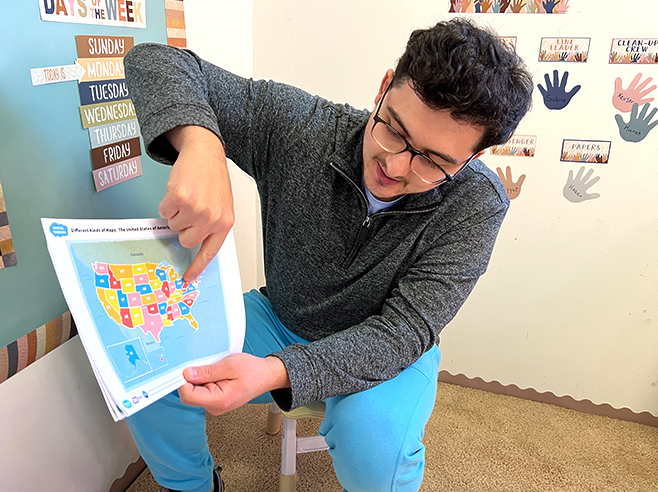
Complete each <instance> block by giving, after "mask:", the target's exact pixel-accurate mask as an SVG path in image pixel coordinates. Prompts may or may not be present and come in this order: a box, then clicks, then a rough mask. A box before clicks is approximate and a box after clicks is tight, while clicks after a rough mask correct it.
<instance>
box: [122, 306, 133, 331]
mask: <svg viewBox="0 0 658 492" xmlns="http://www.w3.org/2000/svg"><path fill="white" fill-rule="evenodd" d="M119 314H121V324H122V325H123V326H125V327H126V328H134V326H133V318H132V316H131V315H130V308H121V310H120V311H119Z"/></svg>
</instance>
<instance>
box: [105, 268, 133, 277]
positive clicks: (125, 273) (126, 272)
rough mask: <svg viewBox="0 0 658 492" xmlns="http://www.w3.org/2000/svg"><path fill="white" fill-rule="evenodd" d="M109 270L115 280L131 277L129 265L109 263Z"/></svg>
mask: <svg viewBox="0 0 658 492" xmlns="http://www.w3.org/2000/svg"><path fill="white" fill-rule="evenodd" d="M109 267H110V271H111V272H112V273H113V274H114V277H115V278H116V279H117V280H121V279H124V278H129V279H131V280H132V278H133V269H132V267H131V266H130V265H109Z"/></svg>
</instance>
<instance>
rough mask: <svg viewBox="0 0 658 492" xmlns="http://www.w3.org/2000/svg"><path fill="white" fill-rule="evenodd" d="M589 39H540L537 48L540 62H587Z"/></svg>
mask: <svg viewBox="0 0 658 492" xmlns="http://www.w3.org/2000/svg"><path fill="white" fill-rule="evenodd" d="M590 41H591V38H541V45H540V46H539V61H540V62H555V61H562V62H581V63H584V62H586V61H587V57H588V56H589V45H590Z"/></svg>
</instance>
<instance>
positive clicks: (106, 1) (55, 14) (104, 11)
mask: <svg viewBox="0 0 658 492" xmlns="http://www.w3.org/2000/svg"><path fill="white" fill-rule="evenodd" d="M38 2H39V9H40V11H41V20H43V21H54V22H71V23H76V24H97V25H101V26H121V27H138V28H146V1H145V0H75V1H74V0H38ZM80 56H82V55H80Z"/></svg>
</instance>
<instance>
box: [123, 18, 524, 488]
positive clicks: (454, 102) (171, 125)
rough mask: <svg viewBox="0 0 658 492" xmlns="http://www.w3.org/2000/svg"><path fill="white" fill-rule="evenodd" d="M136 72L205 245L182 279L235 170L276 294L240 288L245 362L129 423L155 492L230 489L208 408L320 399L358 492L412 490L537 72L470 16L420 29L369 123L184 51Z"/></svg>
mask: <svg viewBox="0 0 658 492" xmlns="http://www.w3.org/2000/svg"><path fill="white" fill-rule="evenodd" d="M124 63H125V68H126V78H127V82H128V87H129V90H130V94H131V97H132V99H133V102H134V104H135V107H136V110H137V114H138V117H139V119H140V124H141V128H142V134H143V137H144V142H145V145H146V148H147V151H148V153H149V155H151V156H152V157H153V158H154V159H156V160H158V161H160V162H164V163H167V164H172V163H173V164H174V165H173V167H172V170H171V174H170V178H169V182H168V186H167V193H166V195H165V197H164V199H163V201H162V202H161V204H160V213H161V215H162V216H163V217H165V218H167V219H169V225H170V227H171V228H172V229H174V230H176V231H179V239H180V243H181V244H182V245H183V246H185V247H192V246H194V245H196V244H199V243H202V246H201V249H200V252H199V254H198V255H197V256H196V258H195V259H194V261H193V262H192V264H191V265H190V267H189V268H188V270H187V271H186V273H185V279H186V280H191V279H193V278H194V277H196V276H197V275H198V274H199V273H201V271H202V270H203V268H205V266H206V265H207V264H208V262H209V261H210V259H211V258H212V257H213V256H214V255H215V254H216V252H217V251H218V249H219V247H220V245H221V243H222V241H223V240H224V238H225V236H226V234H227V232H228V230H229V229H230V227H231V226H232V225H233V210H232V196H231V187H230V181H229V177H228V173H227V170H226V157H229V158H231V159H232V160H233V161H234V162H235V163H236V164H237V165H238V166H239V167H240V168H242V169H243V170H244V171H245V172H247V173H248V174H249V175H251V176H252V177H253V178H254V179H255V181H256V184H257V186H258V191H259V194H260V197H261V203H262V217H263V240H264V255H265V273H266V278H267V287H266V288H264V289H261V290H262V292H256V291H252V292H250V293H247V294H245V297H244V299H245V309H246V316H247V331H246V337H245V345H244V352H243V353H241V354H235V355H232V356H229V357H227V358H225V359H224V360H222V361H220V362H218V363H216V364H213V365H211V366H205V367H200V368H188V369H186V371H185V378H186V379H187V381H188V383H187V384H185V385H184V386H182V387H181V388H180V389H179V390H178V392H177V393H176V392H174V393H172V394H171V395H169V396H167V397H166V398H164V399H162V400H160V401H158V402H156V403H154V404H152V405H150V406H149V407H147V408H145V409H144V410H142V411H140V412H139V413H137V414H135V415H134V416H133V417H131V418H129V419H128V424H129V426H130V428H131V431H132V433H133V436H134V437H135V440H136V442H137V445H138V447H139V449H140V452H141V453H142V456H143V457H144V459H145V461H146V463H147V464H148V465H149V467H150V469H151V471H152V473H153V475H154V477H155V478H156V480H157V481H158V482H159V483H160V484H162V485H163V486H164V487H168V488H169V489H171V490H173V489H175V490H186V491H187V490H190V491H195V492H196V491H199V492H206V491H208V490H213V488H212V487H215V489H216V490H223V484H222V482H221V480H220V479H219V477H218V475H217V473H216V472H214V473H213V470H212V467H213V462H212V458H211V457H210V454H209V452H208V447H207V444H206V436H205V412H204V408H205V409H207V410H208V411H210V412H211V413H213V414H221V413H224V412H227V411H230V410H232V409H235V408H237V407H239V406H241V405H243V404H244V403H247V402H250V401H251V402H267V401H272V399H274V401H276V403H277V404H278V405H279V406H280V407H281V408H283V409H284V410H288V409H291V408H295V407H298V406H301V405H305V404H308V403H311V402H313V401H317V400H325V402H326V404H327V410H326V417H325V420H324V421H323V423H322V426H321V428H320V432H321V434H323V435H324V436H325V440H326V441H327V443H328V444H329V446H330V453H331V454H332V457H333V460H334V468H335V470H336V474H337V477H338V479H339V481H340V482H341V484H342V485H343V487H344V488H345V490H348V491H350V492H363V491H370V490H372V491H383V490H391V491H393V490H394V491H411V490H418V488H419V487H420V483H421V481H422V475H423V468H424V447H423V445H422V442H421V439H422V435H423V429H424V426H425V424H426V423H427V420H428V419H429V416H430V414H431V411H432V408H433V405H434V399H435V394H436V383H437V375H438V364H439V358H440V355H439V350H438V347H437V346H436V344H437V343H438V340H439V339H438V336H439V332H440V331H441V329H442V328H443V327H444V326H445V325H446V324H447V323H448V322H449V321H450V320H451V319H452V318H453V317H454V315H455V314H456V313H457V311H458V310H459V308H460V307H461V305H462V304H463V302H464V301H465V299H466V298H467V296H468V295H469V293H470V292H471V290H472V289H473V287H474V285H475V282H476V281H477V279H478V278H479V276H480V275H481V274H482V273H484V271H485V269H486V266H487V263H488V261H489V257H490V254H491V250H492V248H493V244H494V240H495V237H496V235H497V232H498V229H499V227H500V224H501V222H502V220H503V218H504V215H505V213H506V211H507V207H508V205H509V201H508V200H507V197H506V195H505V190H504V188H503V187H502V185H501V183H500V181H499V179H498V178H497V177H496V175H495V174H494V173H492V172H491V171H490V170H489V169H487V168H486V167H485V166H484V165H483V164H482V163H481V162H480V161H479V160H477V158H478V157H479V156H480V155H481V154H482V153H483V151H484V150H485V149H486V148H487V147H489V146H491V145H495V144H501V143H503V142H505V141H506V140H507V139H508V138H509V137H510V136H511V135H512V133H513V132H514V129H515V128H516V126H517V125H518V123H519V121H520V120H521V118H522V117H523V116H524V115H525V113H526V112H527V111H528V109H529V107H530V104H531V93H532V78H531V76H530V74H529V73H528V71H527V70H526V69H525V67H524V65H523V62H522V61H521V60H520V58H519V57H518V56H517V55H516V54H515V53H514V52H513V49H512V48H510V47H509V46H508V45H507V44H506V43H504V42H503V41H501V40H500V39H499V38H497V37H496V36H495V35H494V34H492V33H490V32H488V31H485V30H483V29H480V28H478V27H476V26H474V25H472V24H471V23H469V22H468V21H466V20H463V19H453V20H452V21H449V22H441V23H439V24H437V25H436V26H434V27H433V28H431V29H426V30H420V31H415V32H414V33H413V34H412V35H411V38H410V40H409V43H408V45H407V49H406V51H405V53H404V55H403V56H402V58H401V59H400V60H399V62H398V65H397V67H396V70H395V71H393V70H389V71H387V72H386V74H385V75H384V77H383V79H382V81H381V84H380V86H379V90H378V92H377V95H376V97H375V104H376V107H375V111H374V112H373V113H370V112H368V111H361V110H356V109H354V108H352V107H350V106H348V105H342V104H334V103H331V102H329V101H326V100H324V99H322V98H320V97H317V96H311V95H310V94H307V93H305V92H304V91H301V90H299V89H296V88H294V87H290V86H287V85H284V84H278V83H274V82H266V81H253V80H246V79H243V78H240V77H237V76H235V75H233V74H231V73H229V72H226V71H224V70H222V69H220V68H218V67H215V66H213V65H211V64H209V63H207V62H205V61H203V60H200V59H199V58H198V57H196V56H195V55H194V54H192V53H191V52H186V51H181V50H177V49H175V48H170V47H165V46H159V45H140V46H136V47H135V48H134V49H133V50H132V51H131V52H130V53H129V54H128V55H127V56H126V58H125V60H124ZM213 482H214V483H213ZM165 490H166V489H165Z"/></svg>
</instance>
